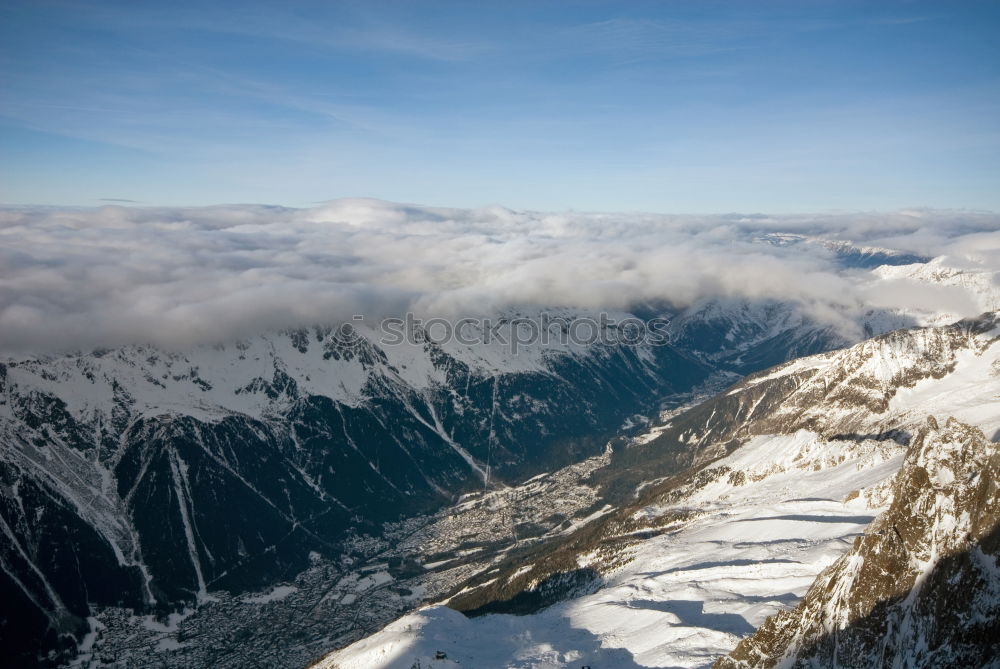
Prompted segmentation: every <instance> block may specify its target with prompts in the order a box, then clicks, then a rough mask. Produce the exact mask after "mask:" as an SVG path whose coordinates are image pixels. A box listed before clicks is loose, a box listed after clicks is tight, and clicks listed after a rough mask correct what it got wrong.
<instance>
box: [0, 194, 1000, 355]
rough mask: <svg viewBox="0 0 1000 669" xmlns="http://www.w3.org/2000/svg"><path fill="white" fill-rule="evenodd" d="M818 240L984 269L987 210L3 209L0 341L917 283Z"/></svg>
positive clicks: (993, 258) (837, 317)
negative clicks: (890, 279)
mask: <svg viewBox="0 0 1000 669" xmlns="http://www.w3.org/2000/svg"><path fill="white" fill-rule="evenodd" d="M823 241H826V242H835V241H840V242H850V243H851V244H853V245H857V246H863V247H879V248H886V249H892V250H897V251H900V252H906V253H912V254H919V255H924V256H941V255H945V256H948V262H949V263H950V264H952V265H958V266H968V267H976V268H987V269H1000V215H996V214H990V213H977V212H951V211H945V212H942V211H922V210H920V211H900V212H894V213H890V214H829V215H803V216H777V217H775V216H759V215H755V216H741V215H719V216H666V215H652V214H649V215H645V214H579V213H539V212H525V211H511V210H508V209H504V208H500V207H493V208H484V209H473V210H465V209H445V208H435V207H417V206H408V205H400V204H394V203H387V202H381V201H375V200H356V199H352V200H337V201H333V202H330V203H327V204H324V205H322V206H318V207H315V208H311V209H287V208H281V207H266V206H220V207H206V208H152V207H143V208H132V207H121V206H107V207H101V208H97V209H53V208H7V209H2V210H0V352H2V353H3V354H4V355H23V354H34V353H55V352H61V351H71V350H87V349H90V348H94V347H114V346H118V345H123V344H130V343H150V344H153V345H157V346H162V347H165V348H173V349H181V348H185V347H188V346H191V345H195V344H199V343H213V342H217V341H229V340H235V339H241V338H245V337H247V336H250V335H253V334H257V333H259V332H262V331H266V330H271V329H276V328H288V327H297V326H300V325H311V324H316V323H335V322H338V321H341V320H349V319H350V318H351V316H352V315H354V314H364V315H366V316H368V317H372V318H380V317H383V316H391V315H398V314H401V313H403V312H405V311H415V312H418V313H423V314H427V315H445V316H448V315H459V314H484V313H489V312H496V311H498V310H503V309H507V308H512V307H529V308H530V307H574V308H583V309H628V308H629V307H632V306H634V305H636V304H643V303H669V304H671V305H674V306H676V307H684V306H687V305H690V304H693V303H696V302H698V301H699V300H704V299H708V298H713V297H735V298H749V299H780V300H787V301H792V302H795V303H797V304H800V305H802V307H803V308H804V309H805V310H807V312H808V313H810V314H811V315H812V316H813V317H815V318H819V319H823V320H827V321H829V322H831V323H834V324H836V323H837V322H838V321H843V322H845V323H846V322H848V321H849V320H850V318H851V316H852V314H856V313H858V312H860V311H861V310H864V309H865V308H866V307H867V306H868V305H869V304H872V302H873V300H875V301H877V302H879V306H884V304H882V303H883V302H887V301H888V302H891V303H892V304H898V305H899V306H901V307H908V306H914V307H917V306H925V305H926V303H927V301H928V299H931V298H929V296H928V294H927V293H926V292H925V291H915V290H909V291H907V290H905V289H903V288H902V287H900V286H899V285H896V286H893V288H892V292H891V294H876V293H873V291H872V288H871V285H870V281H869V279H870V275H869V273H868V272H867V271H865V270H859V269H846V268H845V267H844V266H843V265H842V264H841V263H839V262H838V259H837V256H836V253H835V252H834V251H833V250H832V248H831V246H832V245H831V244H824V243H821V242H823ZM938 298H940V299H949V298H948V297H947V295H942V296H933V298H932V299H938ZM963 308H968V307H963Z"/></svg>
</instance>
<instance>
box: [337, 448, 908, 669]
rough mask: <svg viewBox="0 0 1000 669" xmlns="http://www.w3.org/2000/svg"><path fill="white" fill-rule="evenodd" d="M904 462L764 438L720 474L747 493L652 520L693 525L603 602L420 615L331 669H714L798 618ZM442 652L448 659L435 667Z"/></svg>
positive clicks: (654, 543)
mask: <svg viewBox="0 0 1000 669" xmlns="http://www.w3.org/2000/svg"><path fill="white" fill-rule="evenodd" d="M901 460H902V449H901V447H900V448H898V449H893V448H890V447H887V446H885V445H884V444H883V443H881V442H861V443H855V442H820V441H819V440H818V439H817V438H816V436H815V435H813V434H811V433H808V432H804V431H803V432H800V433H797V434H795V435H790V436H780V437H771V438H756V439H754V440H753V441H752V442H751V443H750V444H747V445H746V446H744V447H743V448H741V449H739V450H738V451H737V452H735V453H734V454H733V455H731V456H729V457H728V458H726V459H724V460H722V461H720V462H719V463H717V465H718V466H719V467H720V469H719V471H725V470H724V469H721V467H728V468H729V470H730V473H735V472H742V473H744V475H745V476H747V477H749V478H750V479H751V480H750V481H749V482H747V483H742V484H740V483H739V480H740V479H739V478H737V477H732V476H722V477H721V478H720V480H717V481H715V482H713V483H710V484H709V485H707V486H705V487H704V488H701V489H700V490H697V491H696V492H695V493H694V494H692V495H691V496H689V497H688V498H686V499H684V500H683V501H682V502H681V506H683V507H684V508H683V509H679V508H678V506H677V505H674V506H667V507H648V508H646V509H644V510H643V511H642V512H641V513H644V514H648V515H652V516H656V515H663V514H667V513H670V512H675V511H678V510H683V511H687V512H693V513H694V515H695V517H694V519H693V520H691V521H690V522H688V523H686V524H684V525H683V526H682V527H681V528H679V529H676V530H673V531H670V532H667V533H665V534H662V535H660V536H658V537H655V538H652V539H649V540H646V541H644V542H642V543H640V544H638V545H636V546H633V547H632V548H630V549H628V550H629V552H630V554H629V555H628V556H627V557H626V559H627V560H628V563H627V564H626V565H625V566H624V567H622V568H621V569H620V570H618V571H616V572H614V573H611V574H609V575H607V576H606V577H605V580H604V582H603V583H602V584H601V585H600V587H599V588H598V589H597V590H596V592H593V593H591V594H589V595H585V596H583V597H579V598H577V599H572V600H569V601H566V602H562V603H559V604H557V605H555V606H552V607H550V608H548V609H545V610H543V611H541V612H539V613H536V614H533V615H527V616H514V615H504V614H495V615H487V616H481V617H477V618H471V619H469V618H466V617H465V616H464V615H463V614H461V613H457V612H455V611H453V610H451V609H449V608H447V607H445V606H442V605H438V606H432V607H428V608H424V609H421V610H419V611H416V612H414V613H411V614H409V615H407V616H404V617H403V618H401V619H399V620H397V621H396V622H395V623H393V624H392V625H390V626H389V627H387V628H386V629H384V630H383V631H381V632H379V633H378V634H375V635H373V636H372V637H369V638H367V639H365V640H362V641H360V642H358V643H356V644H354V645H353V646H351V647H349V648H347V649H345V650H344V651H341V652H339V653H335V654H333V655H332V656H330V657H329V658H327V660H325V662H324V663H323V665H322V666H323V667H327V668H329V669H332V668H334V667H337V668H339V669H361V668H371V667H386V668H392V669H396V668H398V669H411V667H413V666H422V667H439V666H440V667H446V666H461V667H468V668H475V669H488V668H491V667H496V668H501V667H516V668H519V669H528V668H531V669H542V668H548V667H553V668H554V667H565V666H572V665H580V666H586V665H589V666H591V667H595V668H596V667H612V666H613V667H622V668H628V667H707V666H709V665H711V664H712V662H714V661H715V660H716V659H717V658H718V657H719V656H720V655H723V654H725V653H727V652H728V651H730V650H731V649H732V648H733V647H734V646H735V645H736V643H737V642H738V641H739V639H740V638H742V637H744V636H746V635H748V634H750V633H751V632H753V630H754V629H755V628H756V627H757V626H759V625H760V624H761V623H762V622H763V621H764V619H765V618H766V617H767V616H769V615H771V614H773V613H775V612H777V611H778V610H781V609H785V608H790V607H792V606H794V605H795V604H796V603H797V602H798V600H799V599H800V598H801V597H802V596H803V595H804V594H805V592H806V590H807V589H808V588H809V586H810V585H811V584H812V582H813V580H814V579H815V578H816V576H817V574H818V573H819V572H820V571H822V570H823V569H824V568H825V567H827V566H828V565H830V564H831V563H832V562H833V561H834V560H835V559H836V558H837V557H839V556H840V555H841V554H842V553H843V552H844V551H846V550H847V548H849V546H850V544H851V542H852V540H853V537H854V536H856V535H857V534H860V533H861V532H862V531H863V530H864V528H865V526H867V525H868V523H869V522H870V521H871V520H872V518H873V517H874V516H875V515H876V514H877V513H878V512H879V511H880V510H882V508H884V506H885V505H886V504H887V502H888V500H887V499H886V486H885V485H884V482H885V481H886V480H887V479H889V478H890V477H891V476H892V474H893V473H894V472H895V471H896V469H897V468H898V467H899V465H900V462H901ZM824 463H826V464H828V465H831V466H824ZM756 477H760V480H758V481H753V480H752V479H753V478H756ZM581 566H585V558H584V559H582V560H581ZM439 651H440V652H443V653H445V654H446V655H447V660H441V659H435V655H436V654H437V653H438V652H439Z"/></svg>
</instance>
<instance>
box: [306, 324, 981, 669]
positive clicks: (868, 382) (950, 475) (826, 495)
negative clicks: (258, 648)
mask: <svg viewBox="0 0 1000 669" xmlns="http://www.w3.org/2000/svg"><path fill="white" fill-rule="evenodd" d="M998 369H1000V328H998V325H997V317H996V316H988V317H984V318H981V319H976V320H972V321H964V322H959V323H956V324H954V325H950V326H944V327H936V328H917V329H911V330H903V331H896V332H892V333H889V334H886V335H883V336H880V337H876V338H874V339H872V340H869V341H865V342H863V343H861V344H858V345H856V346H854V347H851V348H848V349H845V350H842V351H835V352H831V353H825V354H820V355H816V356H812V357H808V358H804V359H800V360H795V361H792V362H789V363H787V364H784V365H780V366H778V367H776V368H774V369H771V370H767V371H766V372H762V373H759V374H755V375H752V376H750V377H748V378H747V379H745V380H744V381H742V382H740V383H739V384H737V385H736V386H734V387H733V388H731V389H729V390H727V391H725V392H723V393H720V394H719V395H717V396H715V397H713V398H712V399H710V400H708V401H706V402H703V403H701V404H699V405H697V406H695V407H693V408H690V409H688V410H686V411H683V412H681V413H676V414H674V415H672V416H670V417H669V418H668V420H667V421H666V422H665V423H664V424H662V425H659V426H656V427H654V428H653V429H652V430H650V431H649V432H648V433H647V434H644V435H639V436H637V437H634V438H633V439H631V440H629V441H628V442H627V443H624V444H621V445H619V446H618V448H616V450H615V452H614V453H613V454H612V455H611V458H610V462H609V464H608V465H607V466H606V467H603V468H600V469H598V470H596V471H595V472H594V474H592V475H591V478H590V481H591V482H592V483H596V484H597V485H598V486H599V487H600V488H601V489H602V490H603V496H604V499H607V500H609V503H610V506H608V507H606V508H604V509H603V513H602V515H601V517H599V518H597V519H595V520H594V521H592V522H591V523H589V524H588V525H586V526H584V527H582V528H580V529H578V530H576V531H575V532H574V533H572V534H571V535H569V536H563V537H553V538H552V539H551V540H550V541H548V542H546V543H542V544H540V545H537V546H536V547H534V549H532V550H526V551H522V552H521V553H520V554H519V555H518V556H517V559H516V560H506V561H499V562H497V563H496V564H494V565H493V566H492V567H491V568H489V569H485V570H484V571H483V572H482V573H481V574H479V575H477V576H475V577H473V578H471V579H469V580H467V581H466V582H465V583H464V584H463V585H462V586H461V587H460V588H457V589H456V590H455V591H454V592H453V593H452V594H451V596H450V597H449V598H448V599H446V600H444V604H445V605H447V606H444V605H441V604H439V605H436V606H432V607H429V608H424V609H421V610H418V611H416V612H414V613H411V614H409V615H407V616H404V617H403V618H400V619H399V620H397V621H396V622H395V623H393V624H392V625H390V626H388V627H386V628H385V629H383V630H382V631H380V632H378V633H377V634H375V635H372V636H371V637H369V638H367V639H364V640H362V641H359V642H357V643H355V644H354V645H352V646H350V647H348V648H345V649H343V650H341V651H338V652H335V653H333V654H332V655H330V656H329V657H328V658H326V659H325V660H324V661H323V663H322V664H321V666H323V667H339V668H340V669H346V668H348V667H375V666H378V667H400V668H402V669H410V667H412V666H413V665H414V663H420V666H424V667H434V666H475V667H536V668H540V667H559V666H567V665H570V664H579V665H587V664H590V665H592V666H609V665H610V666H619V667H630V666H652V667H656V666H659V667H707V666H709V665H711V664H712V663H713V662H715V661H716V660H717V659H718V658H719V657H720V656H723V655H725V654H727V653H729V652H730V651H732V650H733V649H734V648H736V651H735V652H734V655H733V656H732V658H733V659H732V660H725V661H722V662H720V666H726V667H728V666H772V665H773V664H774V663H775V662H776V661H777V660H778V659H780V657H781V656H782V655H783V654H786V653H787V654H788V655H789V657H791V658H793V659H794V657H795V656H796V654H798V656H799V657H802V658H806V659H804V660H802V666H817V667H819V666H833V665H831V657H832V656H831V655H830V653H831V652H833V653H837V657H838V660H837V661H838V662H839V661H841V660H840V659H839V658H841V657H843V658H844V661H843V664H845V666H880V660H879V659H878V658H879V657H880V656H879V655H878V654H877V653H879V652H883V651H884V652H887V653H892V655H891V657H896V656H897V655H898V656H899V657H900V658H906V657H912V658H914V659H915V661H913V662H911V663H910V664H905V663H904V664H902V665H900V666H965V665H960V664H959V665H956V664H951V665H947V663H946V665H942V664H940V663H939V664H935V661H937V659H940V658H942V657H944V655H943V654H942V653H946V652H952V653H953V654H952V655H949V656H948V657H949V658H950V660H955V661H959V660H960V659H961V658H970V657H974V656H975V657H979V658H980V659H982V658H990V657H992V655H990V653H991V651H990V647H989V646H986V645H984V644H985V643H986V640H988V639H990V638H992V637H991V636H990V634H991V632H990V631H989V629H992V628H995V625H996V620H997V615H996V606H997V604H996V603H997V601H998V599H997V596H996V593H997V592H1000V572H998V571H997V569H996V565H995V561H996V556H997V553H998V552H1000V551H997V545H996V542H995V536H994V535H995V525H996V509H995V508H994V507H995V505H996V499H997V494H996V484H995V481H994V477H993V476H992V475H991V474H990V472H991V471H992V469H993V468H995V466H996V460H997V457H998V456H997V453H996V443H995V442H992V441H990V440H989V439H988V438H985V437H984V436H983V432H985V433H986V434H987V435H993V434H995V432H996V431H997V429H998V428H1000V403H998V402H997V401H996V400H997V399H998V398H1000V372H998ZM929 416H936V417H937V418H936V419H935V418H929ZM938 425H941V426H943V427H938ZM873 521H874V523H873ZM869 526H870V527H869ZM866 527H867V528H868V530H867V531H866V529H865V528H866ZM891 528H896V529H891ZM897 530H898V532H899V533H900V534H899V535H897V534H896V532H897ZM862 536H863V537H864V538H863V539H862V538H859V537H862ZM900 537H902V538H900ZM897 540H898V541H899V542H900V543H899V544H894V543H893V542H895V541H897ZM865 556H868V557H869V558H870V559H868V560H867V561H865ZM955 556H957V557H955ZM963 556H964V557H963ZM886 560H890V561H892V564H889V563H888V562H886ZM897 563H898V564H897ZM930 574H933V576H928V575H930ZM817 577H819V580H816V579H817ZM927 579H929V580H927ZM948 579H952V581H954V583H951V582H950V581H949V580H948ZM925 580H927V583H931V584H933V585H922V584H924V582H925ZM814 581H815V584H814ZM949 583H951V585H949ZM959 584H966V585H968V587H969V592H970V593H972V595H971V596H972V597H973V599H972V601H969V600H966V599H964V598H956V597H954V596H953V595H950V594H949V592H953V591H952V590H951V588H952V587H953V586H954V587H958V585H959ZM894 598H895V599H894ZM800 602H801V604H799V603H800ZM796 605H798V606H799V608H794V607H795V606H796ZM876 605H877V606H876ZM454 609H458V610H461V611H465V612H466V614H467V615H459V614H458V613H457V612H456V611H455V610H454ZM790 609H792V611H791V613H789V610H790ZM484 614H486V615H484ZM513 614H520V615H513ZM470 616H471V617H470ZM772 616H774V617H772ZM935 617H936V619H937V620H938V621H939V622H938V623H935ZM879 625H881V627H879ZM886 626H888V628H887V627H886ZM991 626H992V628H991ZM758 628H759V629H760V631H758V632H757V633H756V634H755V633H754V631H755V630H757V629H758ZM836 629H840V630H841V632H839V634H840V635H842V636H840V637H838V636H837V634H838V633H837V632H834V630H836ZM885 629H890V630H894V631H893V632H892V634H893V635H894V636H892V637H891V638H890V645H889V646H885V647H883V646H881V645H879V644H878V643H876V641H877V640H879V639H881V638H882V636H883V635H882V632H883V631H885ZM848 635H853V636H851V637H850V639H851V641H850V643H851V644H853V645H852V646H851V647H850V649H849V648H848V647H847V646H845V645H844V644H845V643H847V641H846V640H845V637H848ZM838 638H839V639H841V640H840V641H839V642H838ZM741 639H742V640H743V641H742V642H741ZM949 643H950V644H951V645H950V646H948V644H949ZM737 644H740V645H739V646H737ZM838 644H839V645H838ZM866 644H867V645H866ZM962 644H965V645H964V646H962ZM945 646H948V648H950V650H947V649H946V650H942V648H945ZM838 648H840V650H837V649H838ZM886 648H888V650H885V649H886ZM849 650H850V653H849V652H848V651H849ZM910 650H912V651H913V653H911V654H910V655H906V654H905V652H909V651H910ZM904 651H905V652H904ZM438 653H443V654H444V655H446V656H447V659H435V656H436V655H437V654H438ZM840 653H843V655H840ZM873 653H874V654H873ZM976 653H979V655H975V654H976ZM887 657H888V656H887ZM809 658H812V659H811V660H810V659H809ZM950 660H949V661H950ZM808 661H812V662H813V664H808V663H807V662H808ZM726 662H730V664H726ZM449 663H450V664H449ZM733 663H735V664H733ZM741 663H745V664H741ZM890 664H891V663H890ZM967 666H978V665H976V664H975V663H973V664H971V665H967Z"/></svg>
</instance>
